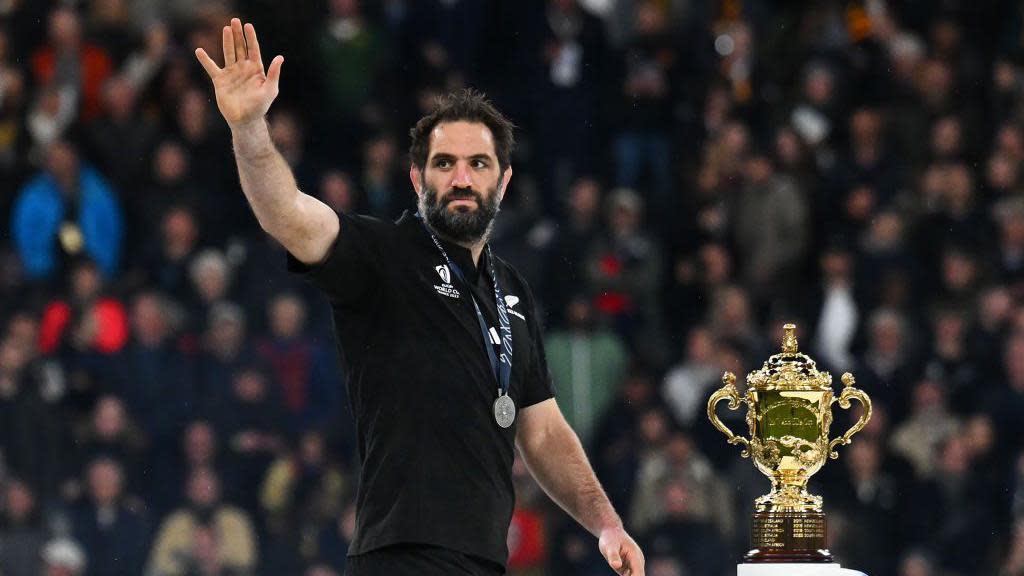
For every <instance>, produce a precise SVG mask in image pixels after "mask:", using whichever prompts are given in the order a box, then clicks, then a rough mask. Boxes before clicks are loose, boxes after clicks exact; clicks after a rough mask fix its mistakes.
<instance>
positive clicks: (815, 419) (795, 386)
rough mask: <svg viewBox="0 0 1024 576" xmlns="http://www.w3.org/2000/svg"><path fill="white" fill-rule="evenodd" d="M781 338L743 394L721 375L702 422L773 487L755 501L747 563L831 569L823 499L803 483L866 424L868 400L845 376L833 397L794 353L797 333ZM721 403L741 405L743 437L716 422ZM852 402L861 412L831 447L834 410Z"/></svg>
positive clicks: (791, 328)
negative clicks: (776, 351)
mask: <svg viewBox="0 0 1024 576" xmlns="http://www.w3.org/2000/svg"><path fill="white" fill-rule="evenodd" d="M783 333H784V334H783V340H782V352H781V353H779V354H775V355H773V356H772V357H771V358H769V359H768V360H767V361H765V363H764V365H763V366H762V367H761V369H760V370H756V371H754V372H751V373H750V374H748V375H747V389H746V391H745V393H743V394H741V393H740V391H739V389H737V387H736V376H735V375H734V374H732V373H731V372H726V373H725V374H724V375H723V376H722V387H721V388H719V389H718V390H716V391H715V392H714V393H713V394H712V395H711V398H709V399H708V419H710V420H711V424H712V425H714V427H715V428H717V429H718V430H719V431H721V432H722V433H723V434H725V436H726V438H727V439H728V440H727V441H728V443H729V444H740V445H742V446H743V448H744V449H743V452H742V453H741V456H743V457H744V458H747V457H750V458H751V459H752V460H753V461H754V466H756V467H757V469H758V470H760V471H761V472H762V473H763V474H764V475H766V476H768V478H769V479H770V480H771V483H772V489H771V492H769V493H768V494H765V495H764V496H761V497H760V498H758V499H757V500H755V511H754V518H753V524H752V526H751V546H752V549H751V550H750V552H748V553H747V556H746V559H745V560H746V561H747V562H812V563H813V562H832V555H831V554H830V553H829V551H828V549H827V545H826V525H825V514H824V510H823V506H822V500H821V496H816V495H813V494H810V493H809V492H807V481H808V480H809V479H810V477H811V475H813V474H814V473H815V472H817V471H818V470H821V467H822V466H823V465H824V464H825V461H826V460H828V459H835V458H837V457H838V454H837V453H836V450H835V449H836V448H837V447H839V446H843V445H846V444H849V443H850V438H851V437H852V436H853V435H854V434H856V433H857V432H859V431H860V430H861V429H862V428H864V426H865V425H866V424H867V423H868V420H870V419H871V399H870V398H868V396H867V394H865V393H864V392H862V391H861V390H859V389H857V388H855V387H854V379H853V375H852V374H850V373H849V372H847V373H845V374H843V376H842V381H843V389H842V392H840V394H839V396H835V395H834V393H833V389H832V375H831V374H829V373H828V372H821V371H819V370H818V369H817V367H816V365H815V363H814V360H812V359H811V358H809V357H808V356H807V355H805V354H802V353H800V352H799V351H798V350H797V341H796V326H795V325H793V324H786V325H785V326H783ZM723 400H728V401H729V404H728V407H729V409H730V410H736V409H738V408H739V407H740V404H746V406H747V414H746V421H747V426H748V428H749V432H750V436H749V437H743V436H739V435H737V434H735V433H733V432H732V430H730V429H729V428H728V426H726V425H725V424H724V423H722V421H721V420H720V419H719V418H718V414H717V413H716V411H715V409H716V407H717V406H718V403H719V402H721V401H723ZM851 400H857V401H858V402H860V403H861V404H862V405H863V407H864V411H863V413H862V414H861V416H860V418H859V419H858V420H857V422H856V423H854V425H853V426H851V427H850V429H849V430H847V431H846V433H844V434H843V435H842V436H839V437H837V438H834V439H831V440H830V439H829V428H830V426H831V425H832V405H833V404H835V403H838V404H839V406H840V407H841V408H843V409H849V408H850V406H851V404H850V402H851Z"/></svg>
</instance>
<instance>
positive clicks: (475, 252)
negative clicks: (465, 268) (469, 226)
mask: <svg viewBox="0 0 1024 576" xmlns="http://www.w3.org/2000/svg"><path fill="white" fill-rule="evenodd" d="M427 227H428V228H429V229H430V230H431V231H432V232H433V233H434V235H435V236H437V237H438V238H443V239H444V240H447V241H448V242H451V243H452V244H458V245H459V246H462V247H463V248H465V249H466V250H469V253H470V255H471V256H472V257H473V266H477V267H479V266H480V255H481V254H483V252H484V246H485V245H486V244H487V234H484V236H483V237H482V238H480V239H478V240H475V241H466V242H460V241H458V240H453V239H451V238H449V237H448V236H445V235H444V234H442V233H441V232H439V231H438V230H436V229H435V228H434V227H433V226H431V225H430V224H429V223H428V224H427Z"/></svg>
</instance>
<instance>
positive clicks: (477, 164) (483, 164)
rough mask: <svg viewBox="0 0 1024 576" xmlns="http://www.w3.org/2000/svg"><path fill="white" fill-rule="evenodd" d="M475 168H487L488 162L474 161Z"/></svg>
mask: <svg viewBox="0 0 1024 576" xmlns="http://www.w3.org/2000/svg"><path fill="white" fill-rule="evenodd" d="M473 168H487V162H485V161H483V160H473Z"/></svg>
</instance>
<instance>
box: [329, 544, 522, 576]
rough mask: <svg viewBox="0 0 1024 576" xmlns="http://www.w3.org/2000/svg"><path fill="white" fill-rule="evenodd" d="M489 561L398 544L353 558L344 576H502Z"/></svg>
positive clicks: (439, 550) (433, 548) (446, 550)
mask: <svg viewBox="0 0 1024 576" xmlns="http://www.w3.org/2000/svg"><path fill="white" fill-rule="evenodd" d="M504 573H505V570H504V568H503V567H502V566H501V565H499V564H495V563H494V562H492V561H490V560H484V559H483V558H475V557H473V556H470V555H467V554H463V553H462V552H457V551H455V550H449V549H447V548H441V547H438V546H429V545H423V544H399V545H395V546H388V547H386V548H378V549H376V550H374V551H372V552H367V553H366V554H360V555H358V556H350V557H349V559H348V563H347V564H346V566H345V576H463V575H466V576H469V575H472V576H491V575H494V576H500V575H502V574H504Z"/></svg>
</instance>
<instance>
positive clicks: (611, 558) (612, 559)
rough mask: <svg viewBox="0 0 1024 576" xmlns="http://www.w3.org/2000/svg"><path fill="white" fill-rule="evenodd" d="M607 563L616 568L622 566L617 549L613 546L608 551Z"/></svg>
mask: <svg viewBox="0 0 1024 576" xmlns="http://www.w3.org/2000/svg"><path fill="white" fill-rule="evenodd" d="M608 564H609V565H610V566H611V567H612V568H615V569H616V570H618V569H619V568H621V567H622V557H621V556H619V551H618V550H616V549H615V548H612V549H611V550H609V551H608Z"/></svg>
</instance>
